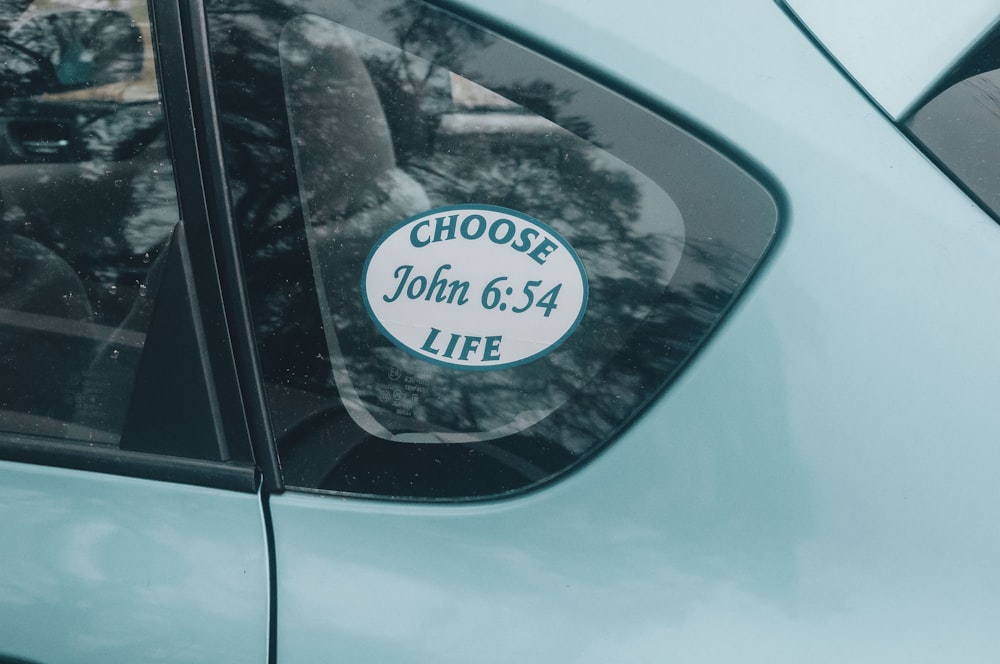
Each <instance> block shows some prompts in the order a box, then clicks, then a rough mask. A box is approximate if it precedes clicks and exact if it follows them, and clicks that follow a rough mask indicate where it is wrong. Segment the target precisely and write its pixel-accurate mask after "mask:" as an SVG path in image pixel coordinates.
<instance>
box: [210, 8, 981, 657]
mask: <svg viewBox="0 0 1000 664" xmlns="http://www.w3.org/2000/svg"><path fill="white" fill-rule="evenodd" d="M441 6H446V7H447V10H442V9H441ZM193 14H194V18H195V19H196V20H192V23H193V24H197V25H202V21H204V23H203V25H204V26H205V29H206V31H207V32H206V34H205V38H206V40H207V47H208V50H209V53H208V56H210V60H211V72H212V74H213V76H214V79H213V80H212V86H213V89H212V90H211V92H212V93H213V94H212V95H211V97H210V99H211V101H212V103H214V104H215V105H214V106H212V107H211V108H209V109H207V111H206V113H205V116H206V117H209V118H212V119H216V120H217V121H218V125H217V126H218V128H219V132H220V133H219V134H218V136H217V138H218V139H219V141H218V147H220V148H221V150H222V153H221V158H220V162H221V164H220V165H219V166H218V173H217V178H218V182H217V185H218V187H219V188H220V190H221V189H223V188H226V187H228V191H227V192H226V193H227V195H225V196H219V199H220V200H217V201H216V203H217V206H218V210H219V215H220V216H227V215H228V216H230V217H231V219H232V222H233V224H234V225H235V231H236V233H237V240H238V242H237V246H238V248H239V252H240V267H241V269H242V273H241V274H242V278H243V279H244V283H245V286H246V295H247V297H248V300H249V312H248V313H249V318H250V321H251V323H252V326H253V340H252V341H253V346H254V349H253V350H255V352H256V357H257V359H258V361H259V368H260V378H261V383H260V386H259V387H260V389H261V395H260V396H262V397H263V399H262V403H261V405H262V406H263V407H265V408H266V413H267V418H266V420H265V421H264V422H262V423H261V424H262V427H261V430H260V433H262V434H263V435H264V436H265V437H266V438H268V439H269V440H272V441H273V444H274V446H275V454H276V457H277V458H276V459H272V460H270V461H269V462H268V464H264V466H265V467H264V474H265V478H266V481H265V489H266V491H267V493H268V496H267V505H268V509H269V514H270V517H271V523H272V528H273V539H274V565H275V573H274V589H275V594H276V595H275V601H276V606H277V607H278V610H277V611H278V612H277V615H276V620H275V627H274V629H275V632H274V634H275V642H274V643H275V649H276V650H275V652H276V656H277V658H278V660H279V661H283V662H313V661H317V660H333V659H345V660H350V661H371V662H380V661H397V660H415V661H424V660H433V661H453V662H467V661H497V662H500V661H504V662H506V661H512V660H517V661H524V660H528V661H591V662H607V661H670V660H679V661H713V660H718V661H733V660H742V661H746V660H750V661H767V662H771V661H803V660H806V661H843V660H844V659H849V660H851V661H872V662H877V661H885V660H886V659H892V660H907V661H909V660H919V659H921V658H927V657H933V656H936V654H937V653H939V652H941V651H947V652H948V653H949V655H950V656H952V658H959V659H972V660H977V661H990V660H991V658H992V657H993V655H994V654H995V653H996V651H997V640H996V636H995V632H994V630H992V629H991V625H992V624H993V623H994V622H996V618H997V608H996V603H995V601H994V599H995V595H996V592H997V591H998V588H1000V586H998V579H997V576H996V574H995V573H994V571H993V568H994V565H993V563H992V561H993V560H995V559H996V557H997V555H1000V542H998V540H997V536H996V529H995V528H994V527H993V524H994V523H995V521H996V519H997V517H998V515H997V507H996V506H997V505H1000V501H998V500H997V498H998V493H997V487H998V486H1000V484H998V483H997V482H996V481H995V480H996V468H997V467H998V465H997V462H998V458H997V453H996V445H995V441H996V434H997V431H998V428H997V424H998V423H997V415H996V412H995V409H990V408H989V407H988V406H987V404H986V401H987V400H988V397H986V396H985V395H990V394H995V393H996V392H997V389H1000V383H998V380H1000V378H998V377H1000V371H998V367H1000V357H998V355H997V346H996V343H995V340H994V339H992V338H991V337H992V330H995V329H996V327H997V325H998V324H1000V320H998V310H997V309H996V308H995V307H987V306H983V305H982V303H983V302H988V301H995V300H996V295H997V293H996V286H995V283H996V281H995V280H985V283H984V280H983V279H982V275H990V274H995V270H996V267H995V266H996V265H997V264H998V259H1000V244H998V237H997V235H996V228H995V226H994V225H993V224H991V223H990V222H989V220H988V219H987V218H986V217H985V216H984V215H983V214H982V213H981V212H980V211H979V210H978V209H976V208H975V206H973V205H971V204H970V201H969V200H968V198H967V197H966V196H965V195H964V194H963V193H962V192H961V191H960V190H958V189H956V188H955V187H954V186H953V184H952V183H951V182H950V181H949V180H948V179H947V178H946V177H945V176H944V175H942V173H941V172H940V171H939V170H938V169H937V168H936V167H935V166H934V164H932V163H929V162H928V161H927V160H926V159H925V158H924V156H923V155H922V154H921V153H920V152H919V151H918V150H917V149H916V148H915V147H914V146H913V145H912V144H911V143H910V142H909V140H908V139H907V138H906V136H905V135H903V134H902V133H901V132H900V131H899V130H898V128H897V127H896V125H894V124H893V123H892V122H891V121H888V120H887V119H886V118H885V117H884V116H883V115H882V114H881V113H879V112H878V109H876V108H875V107H874V106H872V104H871V103H870V101H869V100H868V99H866V98H865V97H864V96H863V95H862V94H859V92H858V90H857V88H856V87H855V85H854V84H853V82H851V81H850V80H848V79H847V78H845V77H844V76H843V75H842V72H840V71H839V70H838V69H837V68H836V67H835V66H833V65H832V64H831V62H830V61H829V59H828V58H827V57H826V56H825V55H824V54H823V53H821V52H819V51H818V50H817V49H816V46H815V44H814V43H813V42H811V41H810V40H809V39H808V38H807V37H806V36H805V35H803V34H802V32H801V31H800V29H799V26H798V25H797V24H796V23H795V22H794V21H792V20H790V19H789V16H787V15H786V14H785V12H784V8H783V7H781V6H780V5H778V4H777V3H769V2H761V3H737V2H723V1H719V2H704V3H658V4H654V3H643V2H634V3H625V4H624V5H623V4H622V3H596V2H594V3H575V2H571V1H570V0H547V1H546V2H522V1H520V0H509V1H508V2H502V3H501V2H497V3H491V4H490V6H489V7H485V6H483V5H481V4H480V5H476V3H472V2H447V3H445V2H441V3H437V2H426V3H425V2H409V1H405V0H401V1H396V0H391V1H386V2H368V3H354V2H338V1H336V0H329V1H322V0H319V1H308V0H303V1H301V2H300V1H298V0H287V1H283V2H276V3H272V2H254V1H252V0H247V1H245V2H240V3H221V2H220V3H208V4H207V5H206V8H205V12H204V14H201V13H200V12H199V11H194V12H193ZM459 17H461V18H459ZM483 26H486V27H485V28H484V27H483ZM508 38H512V39H514V40H515V41H517V42H518V43H519V44H522V46H518V45H516V44H514V43H512V42H511V41H509V40H508ZM524 44H527V45H528V46H530V47H531V48H524V47H523V45H524ZM574 71H584V72H587V73H590V74H591V78H581V77H580V76H578V75H577V74H575V73H573V72H574ZM607 72H613V73H614V75H613V76H612V75H610V74H607ZM206 104H207V102H206ZM207 105H211V104H207ZM214 138H215V136H214V135H213V139H214ZM776 238H777V239H778V241H775V239H776ZM557 257H564V258H567V260H566V261H564V262H561V261H559V260H557ZM536 259H537V260H536ZM762 262H764V263H765V264H764V266H763V267H762V268H761V269H760V270H757V268H758V266H759V264H761V263H762ZM928 266H937V268H936V269H935V271H934V274H933V278H931V277H929V276H927V275H928ZM755 275H756V276H755ZM557 286H558V287H559V288H558V289H557V288H556V287H557ZM567 312H568V315H567V316H566V317H565V318H563V317H562V316H563V314H566V313H567ZM723 321H724V322H723ZM514 342H516V343H514ZM524 348H529V349H530V350H527V351H526V350H524ZM512 349H513V350H512ZM942 386H943V387H942ZM943 393H944V394H943ZM279 461H280V464H279V463H278V462H279ZM268 468H269V469H270V470H268ZM929 653H934V655H929Z"/></svg>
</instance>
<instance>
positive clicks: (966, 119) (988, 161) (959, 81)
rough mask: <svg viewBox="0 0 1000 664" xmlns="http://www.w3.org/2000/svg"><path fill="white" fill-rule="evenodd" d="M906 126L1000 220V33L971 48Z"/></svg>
mask: <svg viewBox="0 0 1000 664" xmlns="http://www.w3.org/2000/svg"><path fill="white" fill-rule="evenodd" d="M904 124H905V126H906V127H907V128H908V129H909V130H910V132H911V133H912V135H913V136H914V138H915V139H916V140H917V141H918V143H920V144H921V145H922V146H923V147H924V148H925V149H926V150H928V151H929V152H930V153H931V154H932V155H933V157H934V158H935V159H937V160H938V162H939V163H940V164H941V165H942V166H943V167H944V169H945V170H946V171H948V172H949V173H950V174H951V175H952V176H953V177H954V178H955V179H956V180H957V181H958V182H959V184H961V185H962V186H963V187H964V188H965V189H966V190H967V191H968V192H969V193H970V194H971V195H972V196H973V198H975V199H977V200H978V201H979V202H980V204H981V205H982V206H983V207H984V208H985V209H986V210H987V211H988V212H990V213H991V214H992V215H993V217H994V218H995V219H1000V158H998V155H1000V33H998V32H997V31H996V30H994V31H993V32H992V33H991V34H990V35H988V36H987V37H986V38H985V39H984V40H983V42H982V43H981V44H979V45H978V46H977V47H976V48H975V49H973V50H972V51H971V52H970V54H969V55H968V56H967V57H966V58H965V59H964V61H963V62H962V63H961V64H960V65H959V66H958V67H956V68H955V70H954V71H952V72H950V73H949V74H948V75H947V76H946V77H945V79H944V80H943V81H942V82H941V83H940V84H939V85H938V86H937V88H936V89H935V91H934V92H933V93H932V94H931V95H930V96H929V98H928V99H927V100H926V101H925V102H924V103H923V104H922V105H920V106H918V108H917V110H916V111H915V112H914V113H913V114H912V115H911V116H910V117H909V118H908V119H906V120H905V123H904Z"/></svg>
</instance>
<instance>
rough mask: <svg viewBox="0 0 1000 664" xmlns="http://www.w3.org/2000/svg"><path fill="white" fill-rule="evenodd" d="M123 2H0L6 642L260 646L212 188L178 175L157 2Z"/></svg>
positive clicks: (256, 541)
mask: <svg viewBox="0 0 1000 664" xmlns="http://www.w3.org/2000/svg"><path fill="white" fill-rule="evenodd" d="M115 7H116V9H114V10H110V9H108V8H107V7H106V3H101V2H95V3H86V2H84V3H75V4H73V5H72V6H57V5H53V4H51V3H42V2H38V3H32V2H29V1H25V2H7V3H3V5H2V8H0V10H2V14H0V15H2V19H3V20H2V21H0V26H2V27H0V29H2V31H3V35H2V36H0V50H2V51H3V63H4V64H3V68H2V74H0V76H2V81H3V85H2V92H0V125H2V127H3V131H2V132H0V191H2V193H3V204H4V205H3V215H2V222H0V256H2V258H0V524H2V525H0V661H3V662H8V661H10V662H32V663H37V664H48V663H54V662H107V661H157V662H193V661H246V662H251V661H261V662H263V661H266V660H267V656H268V642H269V629H268V621H269V617H270V613H271V612H270V595H269V571H268V570H269V568H268V560H269V559H268V553H267V538H266V531H265V521H264V514H263V512H262V508H261V503H260V499H259V496H258V492H257V489H258V484H259V482H258V476H259V475H258V472H257V471H256V470H255V468H254V463H253V456H252V453H251V451H250V448H249V443H248V436H247V433H246V424H245V420H244V416H243V409H242V405H241V403H240V398H239V391H238V389H237V388H236V383H235V378H234V376H235V369H234V368H233V360H232V353H231V350H230V348H229V342H228V339H227V337H226V335H225V325H224V324H223V323H221V322H220V321H222V320H223V317H224V312H223V311H222V307H221V298H220V296H219V294H218V279H217V277H216V276H215V274H216V268H215V263H214V257H213V256H212V253H211V251H210V249H209V246H210V245H209V244H208V243H207V242H205V236H206V234H207V232H208V231H207V227H206V218H205V215H204V213H203V212H199V210H198V208H197V206H196V205H192V204H191V203H190V201H191V200H192V198H193V199H194V200H198V199H199V197H200V196H201V194H200V191H201V188H200V185H199V186H198V187H197V188H196V189H195V191H194V196H193V197H192V196H191V195H190V194H183V193H182V194H179V193H178V188H177V187H176V185H175V183H176V182H177V178H175V174H176V173H178V172H183V171H184V168H191V166H190V164H189V165H187V166H184V165H183V164H182V163H180V162H172V158H171V145H170V144H168V142H167V133H166V131H165V122H164V110H163V104H162V102H163V100H162V99H161V96H160V92H159V89H160V86H159V81H158V76H157V69H156V66H157V64H158V63H157V62H156V61H155V60H154V56H153V48H152V39H151V29H150V21H149V15H148V12H147V9H146V6H145V2H120V3H116V4H115ZM164 32H165V31H164ZM164 39H166V40H177V41H176V42H175V44H176V46H175V48H177V49H181V48H182V46H181V44H180V41H179V37H178V36H177V35H176V34H175V35H171V36H165V37H164ZM162 62H163V61H162V60H161V61H160V63H161V73H163V69H164V66H163V65H162ZM165 68H166V69H170V68H171V65H169V64H168V65H166V66H165ZM174 68H179V69H180V70H181V72H183V65H179V66H178V65H174ZM166 76H167V77H170V76H173V77H176V76H177V72H176V71H175V72H173V73H169V72H167V74H166ZM181 85H184V79H183V76H182V78H181ZM177 106H178V107H179V108H180V109H181V110H182V112H183V109H184V108H185V107H186V104H184V103H179V104H177ZM168 107H169V108H172V106H170V105H169V104H168ZM182 136H183V135H182ZM177 139H178V137H177V136H176V134H175V140H174V145H175V146H176V145H177V144H178V140H177ZM182 142H183V140H182V139H181V143H182ZM195 161H196V160H195ZM173 163H178V164H179V168H177V169H175V168H174V166H173ZM195 170H196V166H195ZM220 331H221V334H220Z"/></svg>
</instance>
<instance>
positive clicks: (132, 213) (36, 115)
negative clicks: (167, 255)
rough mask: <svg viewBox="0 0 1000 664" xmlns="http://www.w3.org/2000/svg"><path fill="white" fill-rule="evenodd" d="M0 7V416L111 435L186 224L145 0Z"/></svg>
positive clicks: (31, 428) (86, 435)
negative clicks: (159, 268) (161, 280)
mask: <svg viewBox="0 0 1000 664" xmlns="http://www.w3.org/2000/svg"><path fill="white" fill-rule="evenodd" d="M115 6H116V7H118V8H119V9H118V10H115V11H110V10H108V9H107V3H105V2H97V1H95V2H73V3H57V2H45V3H42V2H38V3H34V4H33V3H31V2H30V1H23V2H6V3H3V5H2V10H0V33H2V34H0V54H2V57H0V62H2V66H0V193H2V198H3V210H2V220H0V429H2V430H4V431H6V432H13V433H19V434H34V435H42V436H55V437H62V438H68V439H76V440H82V441H87V442H89V443H98V444H106V445H115V444H116V443H117V441H118V438H119V436H120V433H121V429H122V426H123V422H124V417H125V411H126V408H127V406H128V400H129V394H130V391H131V387H132V382H133V380H134V374H135V370H136V367H137V365H138V358H139V355H140V353H141V350H142V347H143V343H144V338H145V334H144V332H145V329H146V327H145V326H146V321H147V319H148V315H149V309H150V306H151V302H152V300H153V291H154V290H155V272H156V271H155V270H153V269H152V268H153V265H154V262H155V259H156V256H157V254H158V252H159V251H160V250H161V248H162V247H163V245H164V243H165V242H166V240H167V238H168V236H169V235H170V232H171V230H172V229H173V227H174V225H175V224H176V223H177V207H176V201H175V190H174V183H173V178H172V174H171V167H170V162H169V159H168V156H167V146H166V141H165V138H164V133H163V120H162V115H161V110H160V106H159V97H158V92H157V82H156V72H155V69H154V64H153V60H152V51H151V49H150V39H149V21H148V17H147V11H146V6H145V3H144V2H139V1H126V2H118V3H115Z"/></svg>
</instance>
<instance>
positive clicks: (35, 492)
mask: <svg viewBox="0 0 1000 664" xmlns="http://www.w3.org/2000/svg"><path fill="white" fill-rule="evenodd" d="M0 523H2V524H3V528H2V533H3V534H2V537H0V543H2V546H0V615H3V616H4V618H3V620H2V621H0V661H6V660H5V659H4V657H13V658H26V659H27V660H30V661H32V662H39V663H40V664H49V663H52V662H127V661H149V662H177V663H178V664H180V663H181V662H186V663H188V662H198V661H200V662H255V661H256V662H266V661H267V651H268V627H267V625H268V620H269V586H268V561H267V542H266V539H265V532H264V522H263V517H262V513H261V507H260V499H259V497H258V496H257V495H255V494H252V493H238V492H231V491H220V490H216V489H205V488H198V487H191V486H186V485H178V484H171V483H167V482H156V481H151V480H138V479H132V478H126V477H117V476H114V475H104V474H98V473H88V472H83V471H79V470H65V469H61V468H45V467H38V466H31V465H26V464H18V463H9V462H0ZM43 627H44V628H43ZM17 661H20V660H17Z"/></svg>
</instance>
